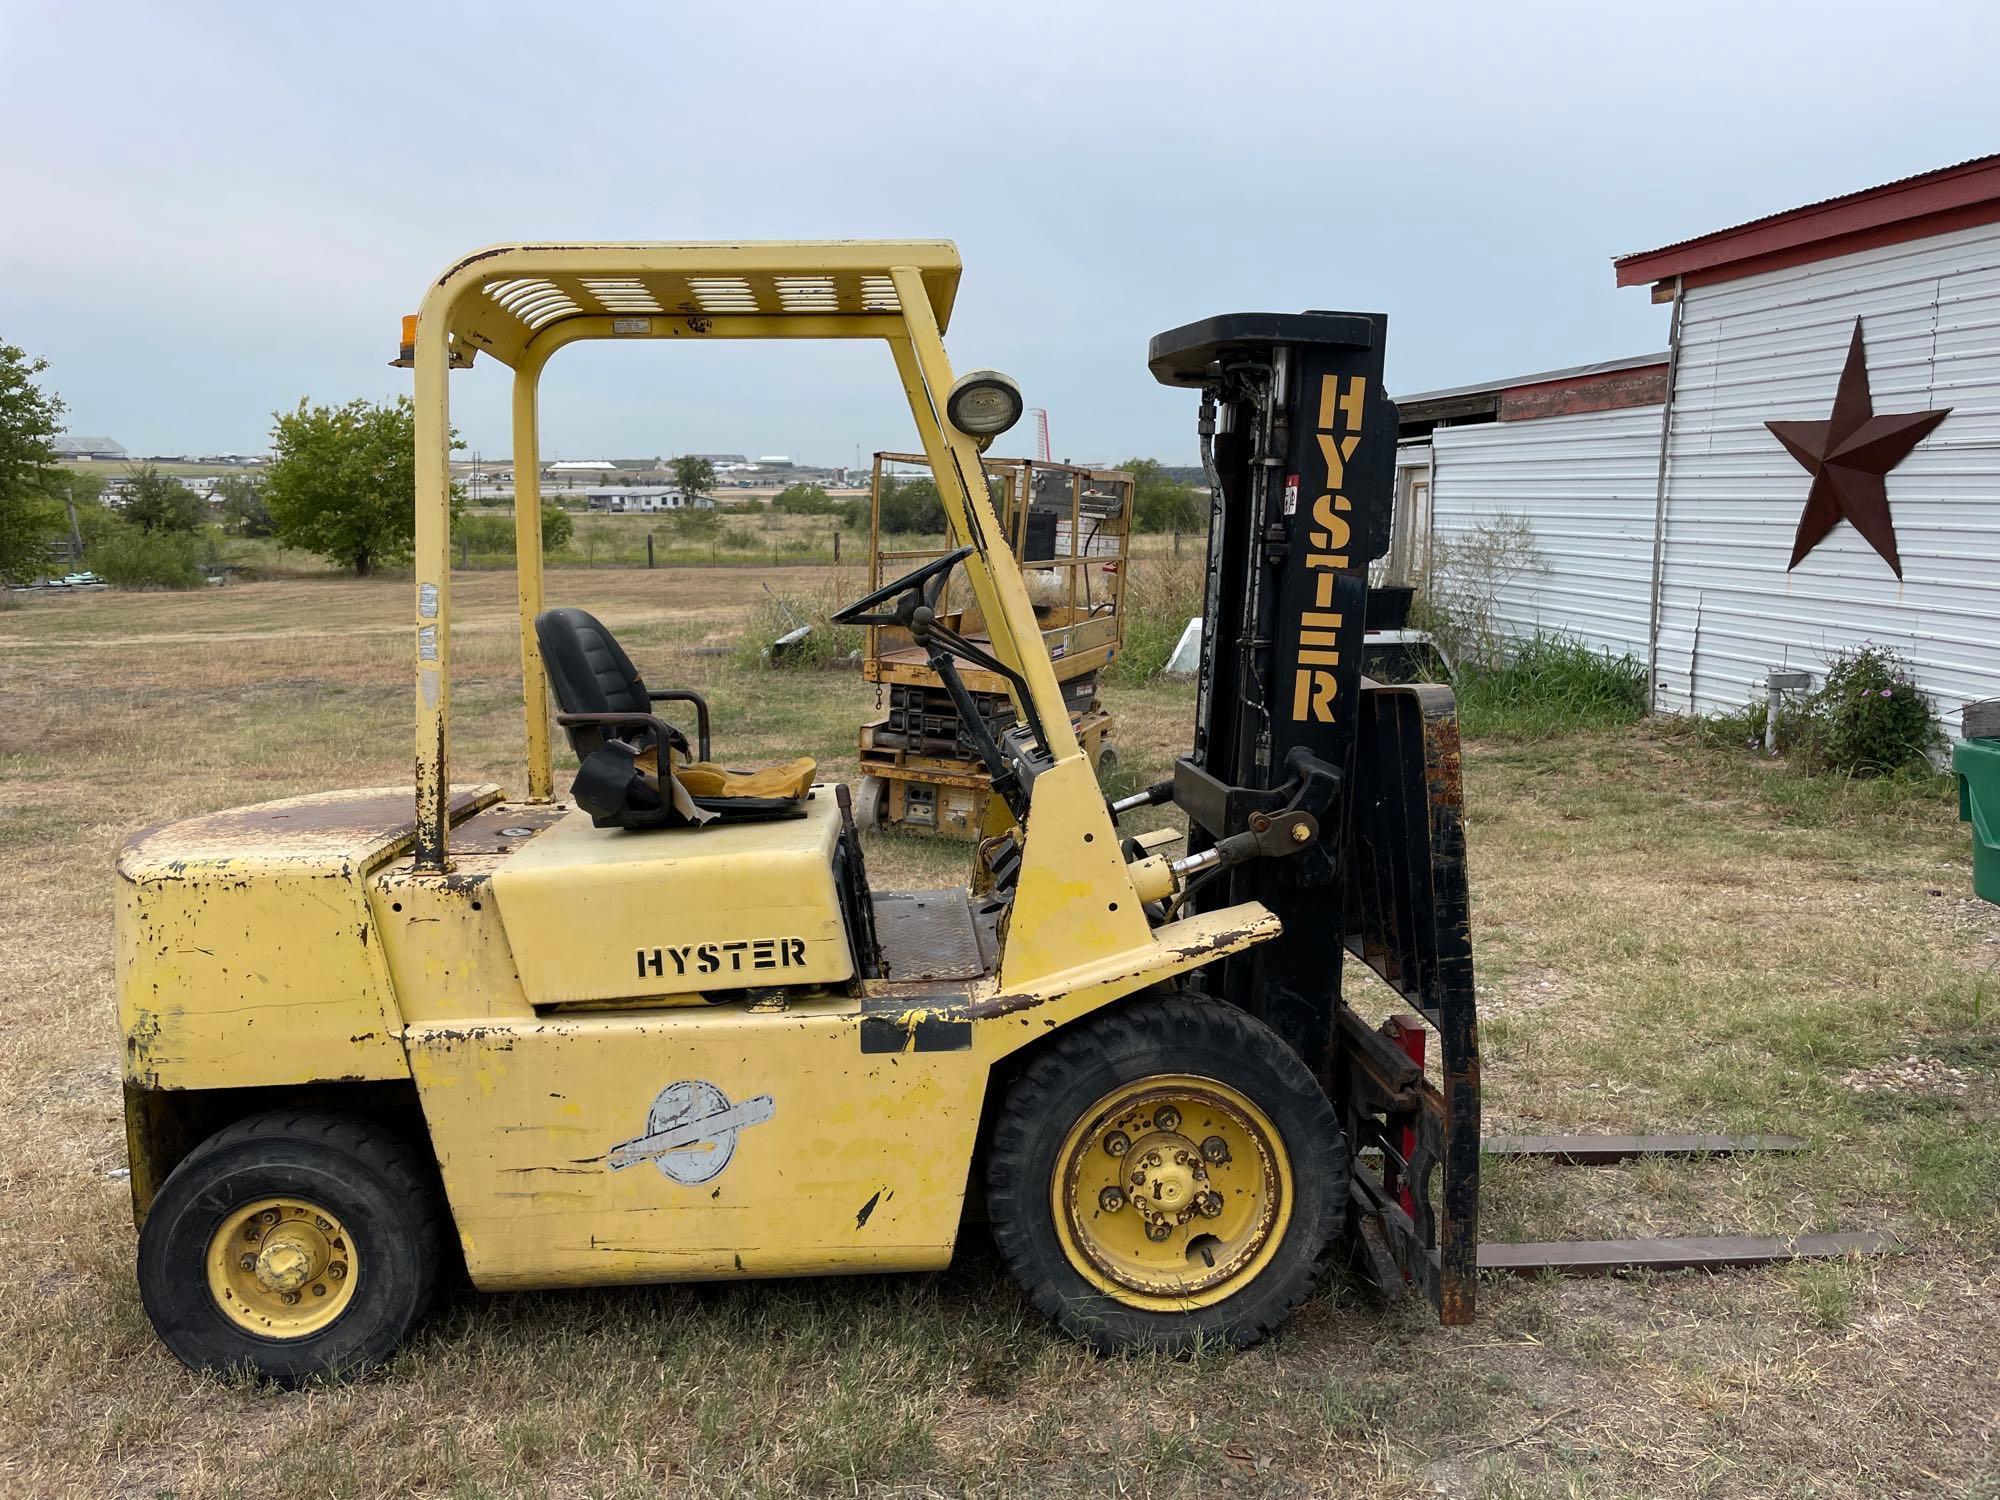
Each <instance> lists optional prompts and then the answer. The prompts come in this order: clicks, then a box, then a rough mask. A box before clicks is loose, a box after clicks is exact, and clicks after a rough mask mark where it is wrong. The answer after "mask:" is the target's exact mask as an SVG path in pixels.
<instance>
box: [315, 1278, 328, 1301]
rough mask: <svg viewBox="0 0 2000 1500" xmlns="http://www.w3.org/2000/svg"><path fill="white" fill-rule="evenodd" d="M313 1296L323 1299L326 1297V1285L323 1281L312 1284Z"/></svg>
mask: <svg viewBox="0 0 2000 1500" xmlns="http://www.w3.org/2000/svg"><path fill="white" fill-rule="evenodd" d="M313 1295H314V1296H315V1297H324V1296H325V1295H326V1283H325V1282H323V1281H315V1282H314V1283H313Z"/></svg>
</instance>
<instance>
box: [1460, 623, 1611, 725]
mask: <svg viewBox="0 0 2000 1500" xmlns="http://www.w3.org/2000/svg"><path fill="white" fill-rule="evenodd" d="M1458 712H1459V720H1460V723H1461V724H1462V726H1463V728H1464V731H1465V733H1466V735H1467V736H1469V737H1471V738H1475V739H1477V738H1495V739H1545V738H1547V737H1548V736H1550V735H1554V734H1567V733H1571V732H1573V731H1575V730H1579V729H1608V728H1612V727H1614V726H1616V725H1620V724H1631V723H1635V722H1637V720H1638V719H1640V718H1641V717H1642V716H1643V715H1644V714H1645V712H1646V668H1645V664H1644V663H1643V662H1641V661H1639V660H1638V659H1637V658H1635V657H1632V656H1629V655H1627V656H1613V655H1611V653H1610V652H1608V651H1596V650H1593V649H1592V648H1591V647H1589V646H1586V645H1585V644H1584V643H1583V642H1581V641H1579V640H1576V639H1575V638H1573V637H1569V636H1560V635H1536V636H1534V637H1532V638H1530V639H1528V640H1526V641H1521V642H1517V643H1515V644H1514V645H1513V646H1512V647H1510V648H1509V650H1508V651H1507V653H1506V655H1505V657H1504V658H1503V659H1501V660H1499V661H1497V662H1495V663H1493V664H1490V665H1468V666H1466V667H1464V668H1463V669H1462V670H1461V671H1460V673H1459V678H1458Z"/></svg>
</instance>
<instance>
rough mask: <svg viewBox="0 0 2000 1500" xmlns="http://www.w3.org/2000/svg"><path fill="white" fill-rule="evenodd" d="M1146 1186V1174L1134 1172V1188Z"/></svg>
mask: <svg viewBox="0 0 2000 1500" xmlns="http://www.w3.org/2000/svg"><path fill="white" fill-rule="evenodd" d="M1145 1185H1146V1174H1145V1172H1144V1171H1137V1172H1134V1173H1133V1174H1132V1186H1133V1187H1144V1186H1145Z"/></svg>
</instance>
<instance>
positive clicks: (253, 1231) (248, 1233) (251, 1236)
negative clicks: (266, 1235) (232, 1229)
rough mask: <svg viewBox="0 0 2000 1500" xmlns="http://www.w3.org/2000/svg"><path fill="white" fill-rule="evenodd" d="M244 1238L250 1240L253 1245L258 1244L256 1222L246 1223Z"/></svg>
mask: <svg viewBox="0 0 2000 1500" xmlns="http://www.w3.org/2000/svg"><path fill="white" fill-rule="evenodd" d="M243 1238H244V1239H246V1240H248V1241H249V1242H250V1243H251V1244H253V1245H254V1244H256V1243H257V1226H256V1225H255V1224H245V1225H244V1226H243Z"/></svg>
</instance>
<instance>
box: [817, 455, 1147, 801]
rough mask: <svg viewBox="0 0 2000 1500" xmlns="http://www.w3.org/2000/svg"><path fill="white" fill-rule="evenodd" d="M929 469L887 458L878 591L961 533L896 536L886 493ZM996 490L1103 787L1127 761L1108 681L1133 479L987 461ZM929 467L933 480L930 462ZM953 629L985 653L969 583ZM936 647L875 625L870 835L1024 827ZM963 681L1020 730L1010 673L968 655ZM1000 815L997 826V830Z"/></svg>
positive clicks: (879, 496)
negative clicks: (963, 712) (962, 713)
mask: <svg viewBox="0 0 2000 1500" xmlns="http://www.w3.org/2000/svg"><path fill="white" fill-rule="evenodd" d="M918 465H925V460H924V458H923V456H922V455H921V454H914V453H877V454H876V455H875V463H874V470H873V475H872V482H871V484H870V486H869V509H868V585H869V587H870V588H879V587H880V586H881V585H882V583H883V582H884V581H885V577H886V576H887V575H891V574H895V573H902V572H905V571H907V570H908V569H909V567H910V565H911V564H913V563H921V562H930V561H932V560H934V559H936V558H939V557H942V556H943V555H944V554H945V553H947V552H949V551H951V550H952V548H951V542H950V539H949V538H946V539H945V540H944V542H943V544H942V545H937V546H933V545H930V544H929V543H928V540H927V539H925V538H909V537H897V536H893V535H888V534H885V531H884V528H883V524H882V504H883V500H884V498H885V497H887V496H888V495H890V494H891V493H893V491H894V489H895V488H896V487H897V486H898V485H899V484H900V483H902V482H904V481H905V480H906V479H907V477H908V475H909V474H911V473H912V472H915V470H916V468H917V466H918ZM984 467H985V475H986V482H987V485H988V487H989V489H990V491H991V493H992V495H993V498H994V501H995V511H996V513H997V514H998V516H999V518H1000V526H1001V530H1002V532H1003V533H1004V534H1005V536H1006V538H1007V545H1008V547H1009V548H1010V549H1011V550H1012V551H1013V553H1014V555H1015V557H1017V558H1018V559H1019V560H1020V563H1021V567H1022V570H1023V574H1024V577H1025V579H1026V581H1027V586H1028V593H1029V600H1030V603H1031V604H1032V605H1033V608H1034V612H1035V623H1036V625H1037V626H1038V627H1039V629H1040V631H1041V635H1042V644H1043V647H1044V649H1045V650H1047V652H1048V654H1049V660H1050V662H1051V664H1052V665H1053V666H1054V669H1055V675H1056V681H1057V682H1058V683H1060V684H1061V685H1062V693H1063V701H1064V703H1065V704H1066V705H1067V707H1068V711H1069V714H1070V719H1071V722H1072V724H1073V726H1074V729H1075V733H1076V738H1077V741H1078V743H1079V744H1081V745H1082V746H1083V751H1084V754H1085V755H1087V756H1089V757H1090V763H1091V764H1092V765H1093V766H1095V767H1096V768H1097V773H1098V777H1099V779H1100V780H1102V779H1104V778H1106V777H1108V776H1110V775H1111V774H1113V773H1114V772H1115V771H1116V770H1117V767H1118V751H1117V748H1116V747H1115V746H1114V745H1113V744H1112V742H1111V741H1112V733H1111V731H1112V720H1111V715H1110V714H1109V713H1108V712H1107V711H1106V710H1105V708H1104V704H1103V702H1102V700H1101V699H1100V698H1099V697H1098V692H1097V684H1098V676H1099V674H1100V673H1101V672H1102V671H1103V670H1104V669H1105V668H1106V667H1108V666H1109V665H1110V664H1111V663H1112V662H1113V661H1114V660H1116V659H1117V656H1118V652H1119V651H1120V649H1121V648H1123V646H1124V644H1125V610H1124V604H1125V574H1124V569H1125V563H1126V541H1127V538H1128V537H1129V536H1130V535H1131V527H1132V476H1131V475H1129V474H1126V473H1124V472H1122V471H1121V470H1117V469H1092V468H1081V467H1077V466H1075V465H1072V464H1058V463H1050V462H1048V461H1047V460H1035V459H1026V458H988V459H986V460H985V464H984ZM923 472H924V473H926V474H928V472H929V471H928V466H927V465H926V466H925V468H924V470H923ZM941 602H942V603H943V605H944V608H943V610H942V611H941V615H942V621H941V622H942V623H943V624H944V625H945V626H946V627H947V628H948V629H951V630H954V631H956V632H957V633H958V634H960V635H962V636H964V637H965V638H966V639H967V640H970V641H972V642H973V643H974V644H975V645H977V646H979V647H981V648H982V649H985V650H990V649H991V647H992V642H991V641H990V640H988V639H987V638H986V631H985V625H984V622H983V621H982V620H981V619H980V617H979V613H978V606H977V601H975V600H973V599H971V598H969V597H966V591H965V590H963V589H962V588H961V589H960V590H959V591H958V592H957V594H956V595H954V594H952V593H951V592H949V591H948V592H947V594H946V596H945V598H944V599H943V600H942V601H941ZM927 656H928V652H927V651H926V650H925V649H924V648H923V647H922V646H920V645H919V644H918V643H917V642H916V641H915V640H914V639H912V637H911V634H910V632H909V631H908V630H906V629H903V628H901V627H899V626H895V625H886V626H870V627H869V629H868V634H867V641H866V644H865V646H864V647H863V649H862V653H861V675H862V676H863V677H864V678H865V679H866V680H867V681H869V682H872V683H875V684H877V695H878V696H877V705H876V706H877V707H878V708H880V709H882V710H883V711H884V712H883V716H882V717H881V718H878V719H875V720H874V721H872V722H870V723H867V724H864V725H862V726H861V735H860V741H861V743H860V767H861V784H860V788H859V790H858V791H857V793H856V795H855V800H854V812H855V817H856V819H857V820H858V821H859V822H860V824H861V826H862V827H863V828H878V827H881V828H906V829H921V830H924V831H927V832H936V833H949V834H954V835H956V836H958V837H961V838H977V837H980V836H982V835H984V834H987V833H998V832H1003V831H1005V829H1006V828H1007V826H1008V823H1009V822H1010V821H1011V818H1010V816H1009V815H1008V813H1007V810H1006V808H1005V807H1004V806H1000V805H998V804H996V803H995V801H994V798H993V788H992V778H991V777H990V776H989V775H988V773H987V770H986V766H985V764H984V762H983V761H981V759H980V758H979V752H978V748H977V745H976V743H975V742H974V740H973V738H972V734H971V731H970V730H969V729H968V727H967V726H966V724H965V722H964V721H963V720H961V719H960V717H959V714H958V709H957V707H956V705H955V704H954V703H953V702H952V699H951V695H950V693H949V692H948V691H947V689H946V687H945V684H944V680H943V678H942V677H941V676H940V675H939V674H938V673H937V672H936V671H935V670H934V669H933V668H932V667H931V665H930V662H929V661H928V660H927ZM955 665H956V667H957V670H958V674H959V677H960V679H961V680H962V681H963V682H964V684H965V686H966V687H967V688H968V689H969V690H970V691H971V694H972V701H973V705H974V707H975V708H976V709H977V710H978V712H979V714H980V715H981V716H982V717H983V718H984V719H985V720H986V722H987V725H988V727H989V729H990V730H991V731H993V732H996V733H997V732H1000V731H1004V730H1005V729H1006V728H1007V727H1008V726H1009V725H1011V724H1012V723H1013V722H1014V719H1015V713H1014V706H1013V701H1012V700H1011V699H1010V698H1009V697H1008V683H1007V679H1006V678H1005V677H1003V676H1001V675H1000V674H999V673H997V672H993V671H989V670H987V669H986V668H984V667H981V666H979V665H978V664H977V663H976V662H973V661H968V660H963V659H961V660H959V661H957V662H956V664H955ZM989 810H990V812H991V815H992V817H993V819H994V820H995V821H994V822H993V823H992V824H990V825H989V823H988V821H987V818H988V814H989Z"/></svg>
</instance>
